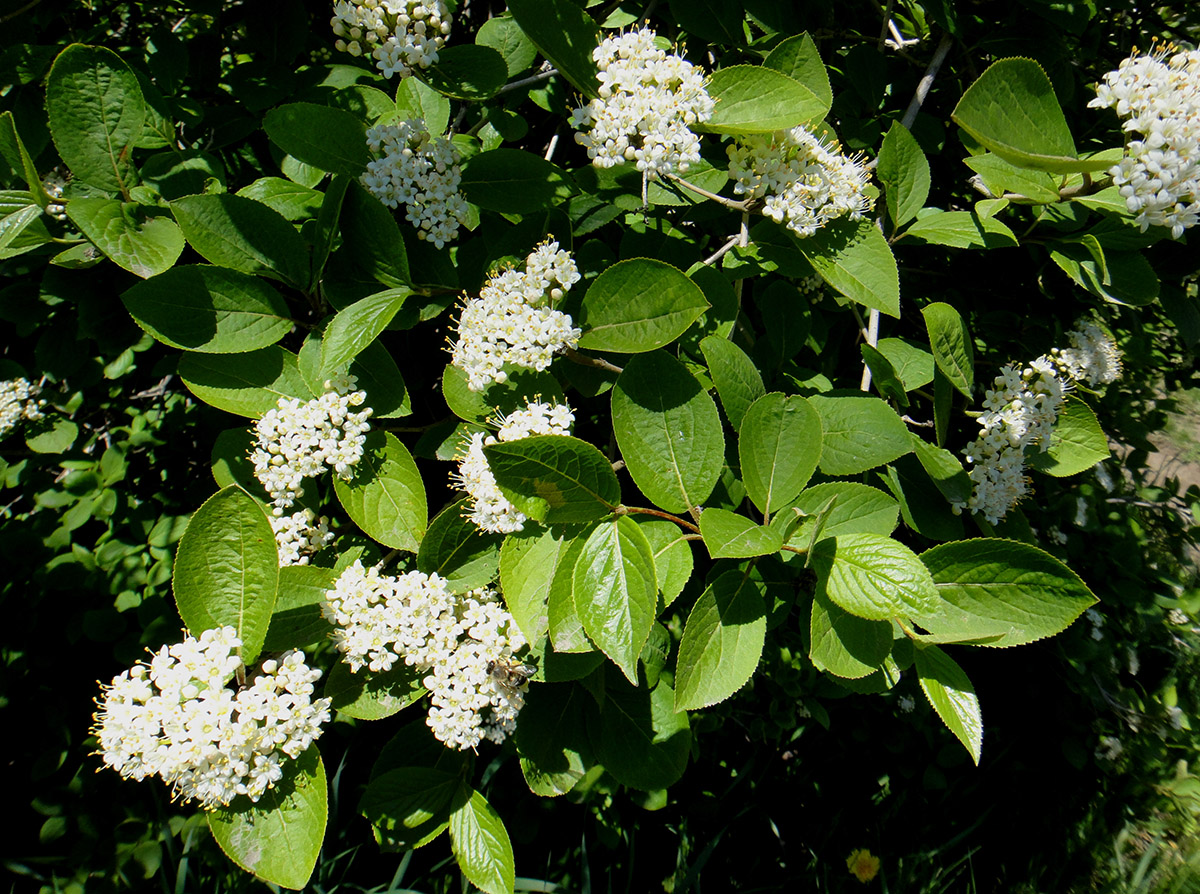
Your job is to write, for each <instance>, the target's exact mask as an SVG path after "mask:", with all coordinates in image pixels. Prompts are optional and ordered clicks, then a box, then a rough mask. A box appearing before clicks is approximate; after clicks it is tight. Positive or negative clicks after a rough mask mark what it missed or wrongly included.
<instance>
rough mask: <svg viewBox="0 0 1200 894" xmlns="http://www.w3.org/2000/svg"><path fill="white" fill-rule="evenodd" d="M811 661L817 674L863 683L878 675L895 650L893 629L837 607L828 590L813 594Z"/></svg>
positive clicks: (810, 636) (885, 623) (810, 624)
mask: <svg viewBox="0 0 1200 894" xmlns="http://www.w3.org/2000/svg"><path fill="white" fill-rule="evenodd" d="M809 639H810V642H811V643H812V647H811V649H810V651H809V658H810V659H811V660H812V663H813V664H814V665H816V668H817V670H820V671H825V672H826V673H830V674H833V675H834V676H835V677H842V678H844V679H847V680H859V679H862V678H863V677H865V676H868V675H869V674H872V673H874V672H875V671H877V670H878V669H879V667H880V665H882V664H883V662H884V659H886V658H887V657H888V653H890V652H891V650H892V625H891V623H890V622H888V621H868V620H866V619H865V618H859V617H857V616H855V615H852V614H850V613H849V612H847V611H846V610H845V609H843V608H842V607H841V606H840V605H837V604H836V603H834V602H833V601H832V600H831V599H830V598H829V597H828V596H827V595H826V594H825V589H824V587H822V586H820V585H818V587H817V590H816V592H815V593H814V594H813V605H812V616H811V618H810V621H809Z"/></svg>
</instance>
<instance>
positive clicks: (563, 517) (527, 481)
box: [483, 435, 621, 524]
mask: <svg viewBox="0 0 1200 894" xmlns="http://www.w3.org/2000/svg"><path fill="white" fill-rule="evenodd" d="M483 453H484V456H486V457H487V461H488V466H489V467H490V468H491V470H492V475H494V476H495V478H496V483H497V484H498V485H499V486H500V490H501V491H502V492H503V493H504V496H506V497H507V498H508V499H509V500H510V501H511V502H512V504H513V505H514V506H516V507H517V509H518V510H520V511H521V512H522V513H524V514H525V515H527V516H529V517H530V518H532V519H534V520H536V521H542V522H546V523H547V524H571V523H574V522H586V521H592V520H593V519H597V518H603V517H604V516H606V515H608V514H609V513H610V512H611V511H612V510H613V509H615V508H616V506H617V504H618V503H619V502H620V500H621V486H620V484H618V482H617V476H616V475H615V474H614V473H613V470H612V464H611V463H610V462H609V461H608V460H607V459H605V458H604V454H603V453H601V452H600V451H599V450H597V449H596V448H595V447H593V446H592V445H591V444H588V443H587V442H586V441H581V440H579V439H578V438H570V437H567V436H565V435H534V436H533V437H530V438H522V439H521V440H519V441H507V442H500V443H498V444H492V445H489V446H487V447H484V448H483Z"/></svg>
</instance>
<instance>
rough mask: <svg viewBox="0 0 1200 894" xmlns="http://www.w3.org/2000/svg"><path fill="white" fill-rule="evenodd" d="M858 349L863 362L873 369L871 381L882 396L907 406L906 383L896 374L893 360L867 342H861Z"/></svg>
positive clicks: (901, 405) (900, 405)
mask: <svg viewBox="0 0 1200 894" xmlns="http://www.w3.org/2000/svg"><path fill="white" fill-rule="evenodd" d="M858 350H859V353H861V354H862V358H863V363H865V364H866V365H867V369H869V370H870V371H871V382H872V384H874V386H875V390H876V391H878V392H879V395H880V397H882V398H884V399H885V400H891V401H895V403H896V405H897V406H899V407H901V408H903V407H907V406H908V395H907V394H905V393H904V385H903V383H901V381H900V377H899V376H897V375H896V370H895V369H894V368H893V367H892V362H891V361H890V360H888V359H887V357H885V356H884V355H883V354H882V353H881V352H880V351H878V350H876V349H875V348H873V347H871V346H870V345H869V344H867V343H866V342H862V343H861V344H859V346H858Z"/></svg>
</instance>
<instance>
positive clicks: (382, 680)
mask: <svg viewBox="0 0 1200 894" xmlns="http://www.w3.org/2000/svg"><path fill="white" fill-rule="evenodd" d="M424 676H425V672H424V671H421V670H417V669H416V668H414V667H409V666H408V665H407V664H405V663H404V662H403V661H400V660H398V661H396V663H395V664H393V665H392V667H391V669H390V670H386V671H383V672H381V673H377V674H376V673H372V672H371V671H369V670H367V669H366V668H361V669H360V670H359V671H358V673H354V672H353V671H351V670H350V665H348V664H346V662H344V661H339V662H338V663H337V664H335V665H334V666H333V670H332V671H330V672H329V678H328V679H327V680H326V681H325V692H324V694H325V695H326V696H328V697H329V698H331V699H333V708H334V710H336V711H340V712H341V713H343V714H345V715H346V716H347V717H353V718H354V719H356V720H383V719H384V718H385V717H391V716H392V715H393V714H396V713H398V712H400V711H402V710H403V709H404V708H407V707H408V706H409V705H411V704H414V703H415V702H418V701H420V700H421V697H422V696H423V695H425V687H424V686H422V685H421V681H422V679H424Z"/></svg>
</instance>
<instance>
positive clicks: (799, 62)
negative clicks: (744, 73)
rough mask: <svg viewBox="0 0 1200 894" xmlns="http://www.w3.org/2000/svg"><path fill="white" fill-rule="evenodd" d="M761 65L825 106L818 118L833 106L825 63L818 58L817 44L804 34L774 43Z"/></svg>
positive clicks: (819, 55) (831, 89)
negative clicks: (791, 80) (797, 85)
mask: <svg viewBox="0 0 1200 894" xmlns="http://www.w3.org/2000/svg"><path fill="white" fill-rule="evenodd" d="M763 65H765V66H766V67H767V68H773V69H775V70H776V71H779V72H783V74H785V75H787V76H788V77H790V78H792V79H793V80H795V81H797V82H798V83H799V84H800V85H801V86H802V87H804V88H806V89H807V90H809V91H810V92H811V93H812V94H813V96H814V97H815V98H816V100H817V101H818V102H820V103H821V105H823V106H824V111H822V112H821V113H820V115H821V116H824V115H825V114H826V113H827V112H828V111H829V108H830V106H832V105H833V88H831V87H830V86H829V72H828V71H826V69H825V63H823V62H822V61H821V54H820V53H818V52H817V45H816V43H814V42H813V39H812V38H811V37H809V35H808V32H807V31H805V32H803V33H801V34H796V35H794V36H792V37H789V38H787V39H786V40H784V41H781V42H780V43H777V44H776V45H775V48H774V49H773V50H771V52H770V53H768V54H767V58H766V59H764V60H763ZM813 117H814V118H816V117H817V116H816V115H814V116H813Z"/></svg>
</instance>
